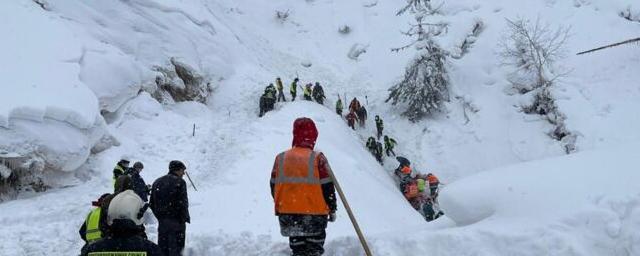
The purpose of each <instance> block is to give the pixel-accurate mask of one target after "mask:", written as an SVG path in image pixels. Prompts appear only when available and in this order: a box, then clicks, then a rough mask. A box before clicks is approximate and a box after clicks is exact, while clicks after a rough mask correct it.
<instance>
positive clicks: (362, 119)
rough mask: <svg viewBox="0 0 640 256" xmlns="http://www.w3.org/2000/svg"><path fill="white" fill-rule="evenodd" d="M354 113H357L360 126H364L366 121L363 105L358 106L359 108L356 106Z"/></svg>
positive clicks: (365, 110)
mask: <svg viewBox="0 0 640 256" xmlns="http://www.w3.org/2000/svg"><path fill="white" fill-rule="evenodd" d="M356 113H357V114H358V120H359V121H360V127H364V126H365V123H366V121H367V109H366V108H365V107H364V106H360V108H358V111H357V112H356Z"/></svg>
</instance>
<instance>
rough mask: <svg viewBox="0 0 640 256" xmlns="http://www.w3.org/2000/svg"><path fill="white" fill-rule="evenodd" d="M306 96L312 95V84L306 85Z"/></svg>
mask: <svg viewBox="0 0 640 256" xmlns="http://www.w3.org/2000/svg"><path fill="white" fill-rule="evenodd" d="M304 96H308V97H311V87H310V86H305V87H304Z"/></svg>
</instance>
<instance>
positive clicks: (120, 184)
mask: <svg viewBox="0 0 640 256" xmlns="http://www.w3.org/2000/svg"><path fill="white" fill-rule="evenodd" d="M131 189H133V181H132V180H131V177H130V176H129V175H121V176H120V177H118V179H116V182H115V187H114V189H113V194H110V195H108V196H106V197H105V198H104V199H103V200H102V203H101V205H100V208H101V212H102V214H101V215H100V231H101V232H102V236H103V237H104V236H108V235H109V234H110V231H111V230H110V227H109V225H108V224H107V215H108V214H109V204H111V200H112V199H113V198H114V197H116V196H117V195H118V194H120V193H122V192H124V191H127V190H131ZM141 200H142V199H141Z"/></svg>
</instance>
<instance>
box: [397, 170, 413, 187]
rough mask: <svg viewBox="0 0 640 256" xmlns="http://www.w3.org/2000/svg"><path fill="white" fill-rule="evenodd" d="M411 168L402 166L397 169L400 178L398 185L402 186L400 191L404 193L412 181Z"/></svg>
mask: <svg viewBox="0 0 640 256" xmlns="http://www.w3.org/2000/svg"><path fill="white" fill-rule="evenodd" d="M411 172H412V170H411V167H410V166H402V167H398V169H396V171H395V174H396V177H397V178H398V183H399V185H400V191H404V189H405V186H406V185H407V184H409V182H410V181H411Z"/></svg>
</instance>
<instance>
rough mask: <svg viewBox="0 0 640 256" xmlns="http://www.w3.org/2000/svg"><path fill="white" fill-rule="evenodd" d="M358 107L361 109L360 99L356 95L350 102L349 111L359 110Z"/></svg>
mask: <svg viewBox="0 0 640 256" xmlns="http://www.w3.org/2000/svg"><path fill="white" fill-rule="evenodd" d="M358 109H360V101H358V99H357V98H355V97H354V98H353V100H351V103H349V112H351V111H353V112H357V111H358Z"/></svg>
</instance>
